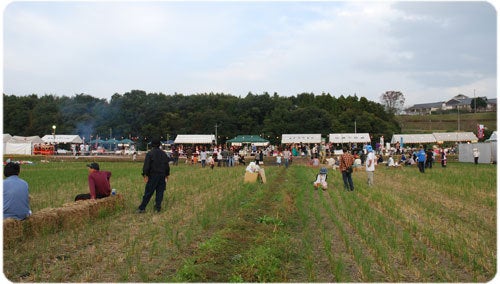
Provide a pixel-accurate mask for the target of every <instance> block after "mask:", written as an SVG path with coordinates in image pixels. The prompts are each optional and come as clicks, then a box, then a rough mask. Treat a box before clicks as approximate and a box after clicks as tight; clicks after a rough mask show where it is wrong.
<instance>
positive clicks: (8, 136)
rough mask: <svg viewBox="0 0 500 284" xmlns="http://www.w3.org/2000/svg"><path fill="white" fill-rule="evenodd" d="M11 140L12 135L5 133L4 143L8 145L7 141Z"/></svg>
mask: <svg viewBox="0 0 500 284" xmlns="http://www.w3.org/2000/svg"><path fill="white" fill-rule="evenodd" d="M10 138H12V135H10V134H8V133H5V134H4V135H3V143H6V142H7V141H9V140H10Z"/></svg>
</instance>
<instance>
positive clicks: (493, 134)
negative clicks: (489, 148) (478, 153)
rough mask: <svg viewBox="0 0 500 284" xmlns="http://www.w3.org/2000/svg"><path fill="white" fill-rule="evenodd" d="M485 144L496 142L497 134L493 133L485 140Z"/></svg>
mask: <svg viewBox="0 0 500 284" xmlns="http://www.w3.org/2000/svg"><path fill="white" fill-rule="evenodd" d="M485 142H497V132H496V131H493V133H491V136H490V138H488V139H486V140H485Z"/></svg>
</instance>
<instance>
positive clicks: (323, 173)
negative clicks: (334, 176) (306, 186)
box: [313, 168, 328, 190]
mask: <svg viewBox="0 0 500 284" xmlns="http://www.w3.org/2000/svg"><path fill="white" fill-rule="evenodd" d="M327 173H328V171H327V169H326V168H321V169H320V170H319V174H317V175H316V180H315V181H314V182H313V185H314V189H318V188H319V187H320V186H321V188H323V190H327V189H328V183H327V182H326V179H327Z"/></svg>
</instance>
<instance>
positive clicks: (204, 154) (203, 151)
mask: <svg viewBox="0 0 500 284" xmlns="http://www.w3.org/2000/svg"><path fill="white" fill-rule="evenodd" d="M200 161H201V167H202V168H204V167H205V166H206V164H207V150H206V148H205V147H203V148H202V149H201V151H200Z"/></svg>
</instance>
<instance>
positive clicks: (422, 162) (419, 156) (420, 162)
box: [417, 145, 426, 173]
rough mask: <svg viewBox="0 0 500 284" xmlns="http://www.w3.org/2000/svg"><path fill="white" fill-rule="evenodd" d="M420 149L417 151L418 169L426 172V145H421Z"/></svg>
mask: <svg viewBox="0 0 500 284" xmlns="http://www.w3.org/2000/svg"><path fill="white" fill-rule="evenodd" d="M419 148H420V150H419V151H418V153H417V160H418V170H419V171H420V172H421V173H424V172H425V159H426V154H425V150H424V146H422V145H420V147H419Z"/></svg>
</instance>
